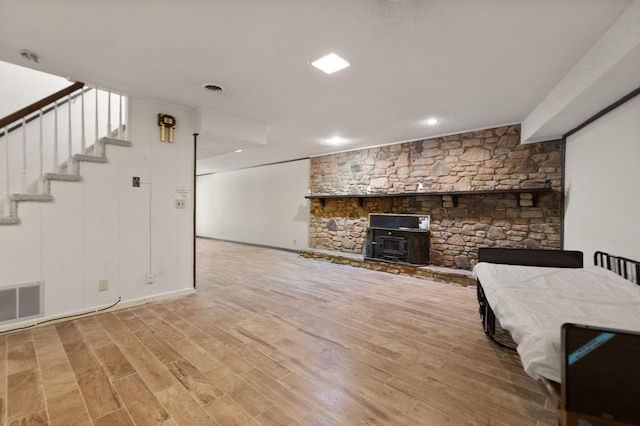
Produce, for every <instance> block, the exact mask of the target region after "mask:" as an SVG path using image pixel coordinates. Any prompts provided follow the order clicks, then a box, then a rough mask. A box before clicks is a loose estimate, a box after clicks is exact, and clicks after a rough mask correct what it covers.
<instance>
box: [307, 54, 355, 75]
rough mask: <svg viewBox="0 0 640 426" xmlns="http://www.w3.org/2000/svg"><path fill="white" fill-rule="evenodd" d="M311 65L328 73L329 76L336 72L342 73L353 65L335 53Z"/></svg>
mask: <svg viewBox="0 0 640 426" xmlns="http://www.w3.org/2000/svg"><path fill="white" fill-rule="evenodd" d="M311 65H313V66H314V67H316V68H318V69H319V70H322V71H324V72H326V73H327V74H333V73H334V72H336V71H340V70H341V69H343V68H346V67H348V66H349V65H351V64H350V63H349V62H347V61H345V60H344V59H342V58H341V57H340V56H338V55H336V54H335V53H329V54H328V55H327V56H323V57H322V58H320V59H317V60H315V61H313V62H311Z"/></svg>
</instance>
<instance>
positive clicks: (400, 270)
mask: <svg viewBox="0 0 640 426" xmlns="http://www.w3.org/2000/svg"><path fill="white" fill-rule="evenodd" d="M300 256H302V257H306V258H310V259H320V260H326V261H328V262H332V263H338V264H341V265H350V266H353V267H356V268H365V269H371V270H373V271H381V272H387V273H390V274H396V275H408V276H410V277H415V278H422V279H425V280H432V281H438V282H445V283H452V284H458V285H461V286H465V287H467V286H472V285H476V280H475V278H474V277H473V274H472V273H471V272H470V271H465V270H462V269H452V268H444V267H441V266H432V265H427V266H417V265H409V264H406V263H393V262H386V261H378V260H373V259H365V258H364V255H361V254H355V253H345V252H339V251H333V250H321V249H307V250H300Z"/></svg>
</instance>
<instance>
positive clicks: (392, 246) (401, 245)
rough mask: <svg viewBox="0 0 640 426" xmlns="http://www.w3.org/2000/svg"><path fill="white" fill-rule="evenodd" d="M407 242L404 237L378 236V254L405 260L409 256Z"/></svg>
mask: <svg viewBox="0 0 640 426" xmlns="http://www.w3.org/2000/svg"><path fill="white" fill-rule="evenodd" d="M406 245H407V240H406V239H405V238H403V237H395V236H386V235H378V238H377V241H376V246H377V254H378V255H379V256H382V257H389V258H397V259H401V258H404V257H405V256H406V254H407V249H406Z"/></svg>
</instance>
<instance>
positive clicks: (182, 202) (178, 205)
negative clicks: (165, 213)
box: [176, 200, 187, 209]
mask: <svg viewBox="0 0 640 426" xmlns="http://www.w3.org/2000/svg"><path fill="white" fill-rule="evenodd" d="M185 208H187V203H186V202H185V200H176V209H185Z"/></svg>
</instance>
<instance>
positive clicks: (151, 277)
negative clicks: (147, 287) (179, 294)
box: [147, 272, 156, 284]
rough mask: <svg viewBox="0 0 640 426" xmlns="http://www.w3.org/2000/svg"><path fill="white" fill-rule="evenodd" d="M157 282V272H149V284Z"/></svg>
mask: <svg viewBox="0 0 640 426" xmlns="http://www.w3.org/2000/svg"><path fill="white" fill-rule="evenodd" d="M155 282H156V274H154V273H153V272H147V284H153V283H155Z"/></svg>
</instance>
